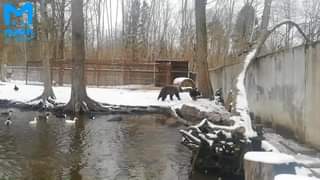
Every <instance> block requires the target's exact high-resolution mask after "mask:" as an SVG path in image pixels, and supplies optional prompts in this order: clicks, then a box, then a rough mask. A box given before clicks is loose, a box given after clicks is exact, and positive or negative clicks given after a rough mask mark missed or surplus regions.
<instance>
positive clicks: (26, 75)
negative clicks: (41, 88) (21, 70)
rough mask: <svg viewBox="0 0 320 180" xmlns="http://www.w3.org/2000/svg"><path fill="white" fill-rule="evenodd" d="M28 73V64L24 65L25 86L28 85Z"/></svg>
mask: <svg viewBox="0 0 320 180" xmlns="http://www.w3.org/2000/svg"><path fill="white" fill-rule="evenodd" d="M28 71H29V63H28V62H27V64H26V85H28Z"/></svg>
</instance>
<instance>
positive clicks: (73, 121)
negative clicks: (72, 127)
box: [66, 117, 79, 124]
mask: <svg viewBox="0 0 320 180" xmlns="http://www.w3.org/2000/svg"><path fill="white" fill-rule="evenodd" d="M77 120H79V119H78V118H77V117H74V118H73V119H72V120H71V119H66V123H67V124H74V123H76V121H77Z"/></svg>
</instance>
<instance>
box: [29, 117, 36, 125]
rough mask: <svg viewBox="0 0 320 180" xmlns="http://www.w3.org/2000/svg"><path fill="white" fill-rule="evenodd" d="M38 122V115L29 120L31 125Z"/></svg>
mask: <svg viewBox="0 0 320 180" xmlns="http://www.w3.org/2000/svg"><path fill="white" fill-rule="evenodd" d="M37 123H38V118H37V117H34V118H33V120H32V121H29V124H30V125H34V124H37Z"/></svg>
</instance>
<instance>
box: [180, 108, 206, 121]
mask: <svg viewBox="0 0 320 180" xmlns="http://www.w3.org/2000/svg"><path fill="white" fill-rule="evenodd" d="M179 114H180V115H181V116H182V117H183V118H184V119H185V120H187V121H194V122H197V121H201V120H202V119H204V118H206V113H205V112H201V111H200V110H199V109H197V108H196V107H193V106H189V105H185V104H184V105H183V106H182V107H181V108H180V110H179Z"/></svg>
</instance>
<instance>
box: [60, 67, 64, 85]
mask: <svg viewBox="0 0 320 180" xmlns="http://www.w3.org/2000/svg"><path fill="white" fill-rule="evenodd" d="M63 75H64V64H63V63H61V64H60V66H59V85H60V86H63Z"/></svg>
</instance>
